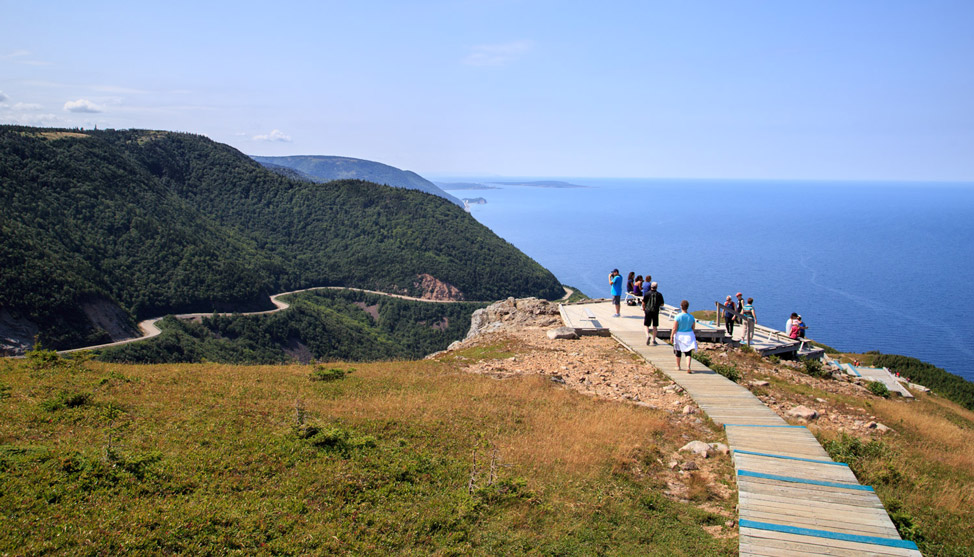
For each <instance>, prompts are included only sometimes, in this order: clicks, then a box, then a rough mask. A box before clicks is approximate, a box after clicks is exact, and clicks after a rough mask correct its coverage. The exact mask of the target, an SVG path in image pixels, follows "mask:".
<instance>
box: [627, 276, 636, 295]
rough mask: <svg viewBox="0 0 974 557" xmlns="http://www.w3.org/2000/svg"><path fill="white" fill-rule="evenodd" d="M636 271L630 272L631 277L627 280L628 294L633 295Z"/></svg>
mask: <svg viewBox="0 0 974 557" xmlns="http://www.w3.org/2000/svg"><path fill="white" fill-rule="evenodd" d="M635 278H636V271H629V276H628V277H627V278H626V294H632V287H633V283H635V282H636V280H635Z"/></svg>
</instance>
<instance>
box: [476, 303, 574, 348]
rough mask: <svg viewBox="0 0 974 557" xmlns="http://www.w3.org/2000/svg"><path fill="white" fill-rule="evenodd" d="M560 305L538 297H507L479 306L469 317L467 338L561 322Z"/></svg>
mask: <svg viewBox="0 0 974 557" xmlns="http://www.w3.org/2000/svg"><path fill="white" fill-rule="evenodd" d="M561 323H562V321H561V314H560V313H559V312H558V305H557V304H553V303H551V302H549V301H547V300H539V299H538V298H521V299H517V300H515V299H514V298H508V299H506V300H501V301H500V302H494V303H493V304H491V305H489V306H487V307H485V308H483V309H478V310H477V311H475V312H473V315H472V316H471V317H470V331H469V332H467V337H466V338H467V339H471V338H474V337H476V336H478V335H482V334H484V333H489V332H494V331H515V330H520V329H525V328H529V327H551V326H554V325H561Z"/></svg>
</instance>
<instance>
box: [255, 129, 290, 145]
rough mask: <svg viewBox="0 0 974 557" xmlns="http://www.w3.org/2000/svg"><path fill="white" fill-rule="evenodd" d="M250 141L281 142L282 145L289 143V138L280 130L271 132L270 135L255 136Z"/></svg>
mask: <svg viewBox="0 0 974 557" xmlns="http://www.w3.org/2000/svg"><path fill="white" fill-rule="evenodd" d="M252 139H253V140H254V141H281V142H284V143H290V142H291V136H290V135H287V134H286V133H284V132H282V131H281V130H271V133H268V134H262V135H255V136H254V137H253V138H252Z"/></svg>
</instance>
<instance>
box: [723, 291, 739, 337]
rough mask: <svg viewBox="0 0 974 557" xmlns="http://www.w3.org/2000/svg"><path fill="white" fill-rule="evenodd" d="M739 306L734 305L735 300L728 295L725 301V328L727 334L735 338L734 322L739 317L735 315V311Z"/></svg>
mask: <svg viewBox="0 0 974 557" xmlns="http://www.w3.org/2000/svg"><path fill="white" fill-rule="evenodd" d="M736 309H737V308H735V307H734V301H733V300H732V299H731V297H730V296H728V297H727V301H726V302H724V328H726V329H727V335H728V336H730V337H731V339H733V338H734V322H735V321H737V318H736V317H734V312H735V311H736Z"/></svg>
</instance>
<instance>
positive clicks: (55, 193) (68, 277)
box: [0, 126, 561, 351]
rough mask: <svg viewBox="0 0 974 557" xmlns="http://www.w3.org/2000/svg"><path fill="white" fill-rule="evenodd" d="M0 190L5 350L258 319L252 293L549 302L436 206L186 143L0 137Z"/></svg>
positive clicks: (546, 284) (506, 254)
mask: <svg viewBox="0 0 974 557" xmlns="http://www.w3.org/2000/svg"><path fill="white" fill-rule="evenodd" d="M0 185H2V186H0V342H3V343H4V344H7V345H8V346H13V347H14V348H13V350H15V351H16V350H17V349H18V348H20V349H22V348H23V347H24V346H26V345H30V344H31V343H32V339H31V337H32V336H33V333H35V332H36V333H37V334H38V335H39V338H40V339H41V340H42V341H43V342H44V343H45V344H47V345H48V346H49V347H56V348H69V347H74V346H80V345H86V344H89V343H94V342H99V341H104V340H108V337H112V336H114V337H117V336H120V335H123V336H124V331H123V332H119V331H118V330H115V331H113V333H114V334H111V333H109V331H111V330H112V329H111V328H110V327H106V326H104V325H98V324H97V323H98V322H99V319H97V318H96V317H97V315H100V316H105V315H111V314H113V312H114V314H116V315H121V316H123V317H129V319H127V320H126V321H127V322H128V325H129V327H131V326H132V323H133V321H132V320H133V319H135V318H145V317H149V316H155V315H159V314H162V313H167V312H183V311H206V312H208V311H214V310H247V309H257V308H262V307H268V308H269V307H270V303H269V302H268V301H267V294H270V293H273V292H281V291H287V290H293V289H297V288H305V287H310V286H326V285H344V286H357V287H362V288H369V289H374V290H383V291H388V292H401V293H407V294H412V295H419V296H422V295H424V294H428V293H429V291H430V289H431V288H432V287H431V286H430V285H431V284H432V285H433V287H441V288H440V289H441V290H443V291H447V292H453V295H454V297H456V298H463V299H468V300H491V299H498V298H502V297H507V296H524V295H530V296H539V297H547V298H555V297H558V296H560V294H561V289H560V286H559V284H558V281H557V279H555V277H554V276H553V275H551V273H550V272H548V271H547V270H545V269H544V268H542V267H541V266H540V265H538V264H537V263H536V262H534V261H533V260H531V259H530V258H528V257H527V256H525V255H524V254H523V253H521V252H519V251H518V250H517V249H516V248H514V246H512V245H510V244H509V243H507V242H505V241H504V240H502V239H500V238H498V237H497V236H496V235H495V234H493V233H492V232H491V231H490V230H489V229H487V228H486V227H484V226H483V225H481V224H479V223H478V222H476V221H475V220H474V219H473V218H472V217H470V216H469V215H468V214H466V213H465V212H464V211H463V210H462V209H460V208H459V207H456V206H455V205H453V204H451V203H449V202H447V201H445V200H443V199H441V198H439V197H435V196H431V195H427V194H423V193H420V192H417V191H414V190H405V189H401V188H389V187H384V186H379V185H376V184H370V183H366V182H360V181H343V182H333V183H329V184H315V183H309V182H304V181H296V180H290V179H287V178H285V177H282V176H279V175H277V174H274V173H272V172H270V171H268V170H266V169H264V168H262V167H261V166H260V165H259V164H257V163H256V162H254V161H253V160H251V159H250V158H249V157H247V156H246V155H244V154H242V153H240V152H239V151H237V150H235V149H233V148H231V147H229V146H227V145H222V144H219V143H216V142H213V141H211V140H209V139H207V138H205V137H202V136H197V135H191V134H182V133H170V132H158V131H144V130H128V131H114V130H107V131H104V130H102V131H81V132H79V131H68V130H51V129H39V128H26V127H15V126H0ZM426 275H429V276H430V277H432V279H430V278H428V277H427V276H426ZM448 287H449V288H448ZM92 308H95V309H92ZM96 310H97V311H96ZM96 314H97V315H96ZM4 338H6V339H7V340H4ZM8 350H10V348H8Z"/></svg>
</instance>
